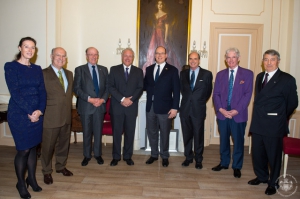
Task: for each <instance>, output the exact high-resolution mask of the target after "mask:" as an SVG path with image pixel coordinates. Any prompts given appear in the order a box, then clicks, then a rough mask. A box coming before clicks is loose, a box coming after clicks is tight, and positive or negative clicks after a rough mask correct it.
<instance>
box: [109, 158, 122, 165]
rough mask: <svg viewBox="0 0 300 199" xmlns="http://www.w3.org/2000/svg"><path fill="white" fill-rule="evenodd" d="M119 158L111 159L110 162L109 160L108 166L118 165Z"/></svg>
mask: <svg viewBox="0 0 300 199" xmlns="http://www.w3.org/2000/svg"><path fill="white" fill-rule="evenodd" d="M119 161H120V160H117V159H113V160H112V161H111V162H110V166H116V165H118V162H119Z"/></svg>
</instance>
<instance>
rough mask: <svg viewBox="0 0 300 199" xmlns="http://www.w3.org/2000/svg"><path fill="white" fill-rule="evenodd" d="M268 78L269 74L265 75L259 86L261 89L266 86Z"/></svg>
mask: <svg viewBox="0 0 300 199" xmlns="http://www.w3.org/2000/svg"><path fill="white" fill-rule="evenodd" d="M268 77H269V73H266V74H265V79H264V81H263V83H262V85H261V88H264V87H265V86H266V84H267V83H268Z"/></svg>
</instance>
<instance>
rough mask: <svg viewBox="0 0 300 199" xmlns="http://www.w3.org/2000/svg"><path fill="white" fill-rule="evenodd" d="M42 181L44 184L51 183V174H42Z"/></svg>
mask: <svg viewBox="0 0 300 199" xmlns="http://www.w3.org/2000/svg"><path fill="white" fill-rule="evenodd" d="M44 183H45V184H53V178H52V176H51V174H45V175H44Z"/></svg>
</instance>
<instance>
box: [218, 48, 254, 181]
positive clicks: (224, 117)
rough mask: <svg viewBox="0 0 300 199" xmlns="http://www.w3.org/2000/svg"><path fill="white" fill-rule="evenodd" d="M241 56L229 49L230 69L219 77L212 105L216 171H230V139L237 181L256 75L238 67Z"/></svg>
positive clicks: (241, 164)
mask: <svg viewBox="0 0 300 199" xmlns="http://www.w3.org/2000/svg"><path fill="white" fill-rule="evenodd" d="M239 60H240V52H239V50H238V49H237V48H229V49H227V50H226V52H225V61H226V63H227V66H228V69H224V70H222V71H220V72H218V73H217V76H216V81H215V86H214V91H213V102H214V106H215V111H216V114H217V122H218V128H219V132H220V154H221V162H220V164H219V165H218V166H216V167H213V168H212V170H213V171H220V170H222V169H228V166H229V163H230V156H231V154H230V135H231V136H232V139H233V142H234V148H233V155H232V157H233V162H232V169H233V170H234V172H233V175H234V177H235V178H240V177H241V169H242V166H243V159H244V136H245V128H246V124H247V120H248V104H249V102H250V99H251V95H252V88H253V72H252V71H250V70H248V69H245V68H242V67H240V66H239V65H238V63H239Z"/></svg>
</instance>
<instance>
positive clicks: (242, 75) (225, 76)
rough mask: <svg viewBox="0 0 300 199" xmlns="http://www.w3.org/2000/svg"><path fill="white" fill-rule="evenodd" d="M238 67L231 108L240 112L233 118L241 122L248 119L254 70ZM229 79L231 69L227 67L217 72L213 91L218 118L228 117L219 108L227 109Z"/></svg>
mask: <svg viewBox="0 0 300 199" xmlns="http://www.w3.org/2000/svg"><path fill="white" fill-rule="evenodd" d="M238 67H239V68H238V71H237V74H236V76H235V80H234V85H233V90H232V98H231V109H234V110H237V111H238V114H237V115H236V116H234V117H233V119H234V121H235V122H238V123H240V122H246V121H247V120H248V105H249V102H250V100H251V96H252V89H253V72H252V71H251V70H248V69H245V68H242V67H240V66H238ZM228 81H229V70H228V69H227V68H226V69H224V70H221V71H219V72H218V73H217V76H216V81H215V86H214V91H213V101H214V106H215V111H216V114H217V118H218V119H220V120H225V119H226V118H225V117H224V115H223V114H222V113H220V112H219V109H220V108H223V109H227V96H228Z"/></svg>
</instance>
